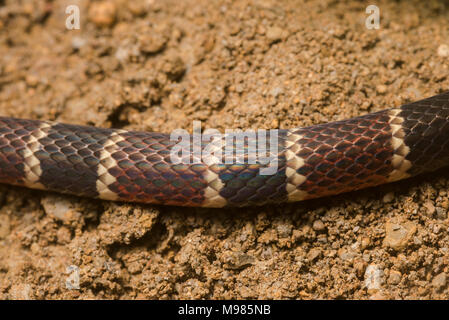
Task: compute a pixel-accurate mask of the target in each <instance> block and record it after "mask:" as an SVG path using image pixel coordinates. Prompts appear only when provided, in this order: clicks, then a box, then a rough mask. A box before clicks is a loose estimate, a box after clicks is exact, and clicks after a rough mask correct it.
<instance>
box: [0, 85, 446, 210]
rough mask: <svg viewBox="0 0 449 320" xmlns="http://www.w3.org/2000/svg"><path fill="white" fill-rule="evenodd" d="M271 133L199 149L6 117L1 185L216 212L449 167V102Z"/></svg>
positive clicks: (152, 137)
mask: <svg viewBox="0 0 449 320" xmlns="http://www.w3.org/2000/svg"><path fill="white" fill-rule="evenodd" d="M270 132H271V131H270ZM270 132H268V131H267V132H266V134H265V135H264V134H260V135H259V134H255V132H250V131H248V132H246V131H245V132H243V131H242V132H240V134H241V136H239V135H238V134H236V133H229V132H228V133H225V134H222V135H218V134H215V135H209V136H207V135H206V136H203V137H200V139H198V138H196V140H195V137H194V136H193V135H189V137H188V138H185V139H182V137H181V138H180V136H178V137H177V138H173V135H172V134H168V133H158V132H138V131H128V130H123V129H111V128H98V127H93V126H82V125H73V124H64V123H59V122H53V121H41V120H29V119H17V118H11V117H0V183H3V184H9V185H18V186H23V187H27V188H32V189H40V190H48V191H53V192H59V193H64V194H71V195H76V196H80V197H88V198H99V199H103V200H112V201H123V202H138V203H149V204H156V205H172V206H191V207H210V208H220V207H243V206H259V205H267V204H280V203H284V202H295V201H301V200H307V199H313V198H321V197H327V196H332V195H336V194H340V193H344V192H350V191H354V190H359V189H363V188H367V187H375V186H378V185H382V184H385V183H390V182H394V181H398V180H401V179H406V178H409V177H413V176H416V175H418V174H422V173H425V172H430V171H434V170H436V169H438V168H441V167H444V166H446V165H449V92H446V93H441V94H438V95H435V96H432V97H430V98H426V99H423V100H420V101H416V102H413V103H407V104H404V105H402V106H399V107H394V108H392V109H384V110H381V111H378V112H373V113H368V114H365V115H362V116H359V117H355V118H351V119H347V120H341V121H335V122H328V123H321V124H317V125H312V126H308V127H303V128H294V129H279V130H273V132H274V133H275V134H274V133H273V134H271V133H270ZM257 133H259V131H258V132H257ZM262 133H263V132H262ZM268 133H270V134H268ZM233 134H234V136H232V135H233ZM229 137H231V138H232V139H230V138H229ZM239 137H240V138H242V139H240V140H241V141H240V143H237V140H238V139H237V138H239ZM263 137H265V138H264V139H263ZM208 139H209V140H208ZM256 140H258V141H256ZM181 141H184V144H181ZM229 141H231V142H229ZM186 142H187V143H186ZM234 142H235V143H234ZM181 146H183V147H181ZM272 147H273V148H272ZM274 147H275V148H274ZM229 150H230V151H229ZM198 152H199V153H198ZM260 155H265V156H260ZM227 156H229V157H228V158H226V159H224V158H225V157H227ZM232 159H234V160H233V161H227V160H232ZM267 159H269V160H270V161H267ZM264 170H265V171H264ZM269 171H270V172H269Z"/></svg>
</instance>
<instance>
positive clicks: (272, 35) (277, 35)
mask: <svg viewBox="0 0 449 320" xmlns="http://www.w3.org/2000/svg"><path fill="white" fill-rule="evenodd" d="M285 35H286V33H285V32H284V30H283V29H281V28H279V27H271V28H268V30H267V32H266V37H267V39H268V40H269V41H270V43H273V42H277V41H280V40H282V39H283V38H284V37H285Z"/></svg>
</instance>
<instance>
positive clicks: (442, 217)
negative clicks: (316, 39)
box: [436, 207, 447, 220]
mask: <svg viewBox="0 0 449 320" xmlns="http://www.w3.org/2000/svg"><path fill="white" fill-rule="evenodd" d="M436 211H437V218H438V219H440V220H445V219H446V218H447V211H446V210H445V209H444V208H441V207H437V208H436Z"/></svg>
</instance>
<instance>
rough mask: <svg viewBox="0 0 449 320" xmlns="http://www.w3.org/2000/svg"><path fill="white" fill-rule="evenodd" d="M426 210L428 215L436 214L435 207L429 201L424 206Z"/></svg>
mask: <svg viewBox="0 0 449 320" xmlns="http://www.w3.org/2000/svg"><path fill="white" fill-rule="evenodd" d="M423 206H424V208H426V210H427V213H428V214H429V215H430V216H432V215H433V214H434V213H435V206H434V205H433V203H432V201H430V200H427V201H426V202H424V204H423Z"/></svg>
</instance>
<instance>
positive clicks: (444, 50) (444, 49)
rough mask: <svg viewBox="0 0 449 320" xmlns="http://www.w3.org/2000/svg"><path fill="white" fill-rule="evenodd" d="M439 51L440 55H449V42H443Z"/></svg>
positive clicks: (444, 56)
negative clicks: (448, 43)
mask: <svg viewBox="0 0 449 320" xmlns="http://www.w3.org/2000/svg"><path fill="white" fill-rule="evenodd" d="M437 52H438V55H439V56H440V57H443V58H446V57H449V46H448V45H447V44H442V45H440V46H439V47H438V51H437Z"/></svg>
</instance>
